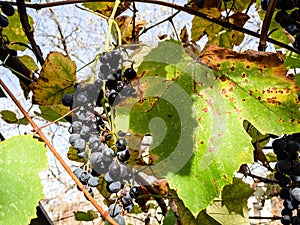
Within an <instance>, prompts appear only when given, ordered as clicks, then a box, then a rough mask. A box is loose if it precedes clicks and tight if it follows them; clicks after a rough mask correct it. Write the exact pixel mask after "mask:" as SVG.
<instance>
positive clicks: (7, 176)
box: [0, 136, 47, 225]
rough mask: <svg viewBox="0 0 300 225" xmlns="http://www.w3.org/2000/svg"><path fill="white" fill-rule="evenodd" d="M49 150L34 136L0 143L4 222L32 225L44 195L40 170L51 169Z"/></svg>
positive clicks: (0, 197)
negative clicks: (37, 206) (48, 162)
mask: <svg viewBox="0 0 300 225" xmlns="http://www.w3.org/2000/svg"><path fill="white" fill-rule="evenodd" d="M46 152H47V149H46V148H45V147H44V144H43V143H41V142H38V141H37V140H36V139H33V137H32V136H15V137H12V138H10V139H8V140H5V141H2V142H1V143H0V160H1V163H0V165H1V166H0V179H1V180H2V181H4V182H1V184H0V208H1V213H0V221H1V224H3V225H10V224H29V223H30V219H31V218H34V217H35V213H36V210H35V207H36V205H37V204H38V201H39V200H40V199H41V198H43V196H44V194H43V185H42V182H41V179H40V177H39V172H41V171H42V170H46V169H47V157H46Z"/></svg>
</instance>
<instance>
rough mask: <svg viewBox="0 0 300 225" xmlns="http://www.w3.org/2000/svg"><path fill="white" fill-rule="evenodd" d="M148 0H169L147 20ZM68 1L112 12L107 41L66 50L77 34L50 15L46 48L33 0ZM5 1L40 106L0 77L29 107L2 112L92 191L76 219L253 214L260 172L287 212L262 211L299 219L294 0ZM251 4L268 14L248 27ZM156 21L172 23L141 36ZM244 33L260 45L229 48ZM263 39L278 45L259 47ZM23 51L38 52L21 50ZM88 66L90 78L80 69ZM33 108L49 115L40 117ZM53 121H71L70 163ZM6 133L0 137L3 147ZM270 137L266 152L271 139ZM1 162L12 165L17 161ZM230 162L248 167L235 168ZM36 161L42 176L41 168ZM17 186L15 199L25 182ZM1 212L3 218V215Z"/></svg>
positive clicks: (14, 62) (16, 65)
mask: <svg viewBox="0 0 300 225" xmlns="http://www.w3.org/2000/svg"><path fill="white" fill-rule="evenodd" d="M145 3H149V4H152V6H153V7H158V6H160V7H165V8H170V9H174V10H176V11H175V12H172V13H170V15H167V16H166V17H165V19H162V20H159V21H155V23H154V24H151V23H149V24H148V21H146V20H144V19H143V15H142V14H141V13H140V10H141V9H140V7H141V5H143V4H145ZM72 4H73V5H74V4H76V6H77V7H74V9H76V10H80V12H84V13H87V15H92V16H100V18H102V19H103V20H106V22H107V29H106V33H105V35H104V36H105V37H104V40H105V41H103V43H101V49H99V50H97V52H96V50H95V52H93V56H94V57H93V59H92V60H90V61H89V62H88V63H85V62H84V63H83V61H82V60H81V61H80V60H79V57H77V56H75V55H76V54H73V53H71V54H69V48H67V45H68V44H69V42H68V41H67V38H69V37H71V36H72V35H67V36H65V34H64V33H63V30H62V29H61V28H62V27H61V26H60V24H59V20H58V19H57V18H55V19H54V20H55V24H56V25H57V26H58V32H59V37H60V39H61V40H60V41H61V43H62V46H63V47H62V50H63V51H64V53H66V55H64V54H63V53H60V52H57V51H52V52H50V53H48V54H47V56H46V57H44V56H43V54H44V51H45V50H44V48H43V45H41V44H40V43H39V39H38V38H37V37H36V33H35V30H34V28H35V26H36V25H35V24H34V23H33V20H36V18H35V19H32V18H31V17H30V15H33V14H32V13H34V12H32V11H29V9H36V10H47V9H48V8H51V10H52V11H51V15H52V16H53V17H54V16H55V12H54V10H55V8H56V7H66V5H72ZM77 4H78V5H77ZM79 4H81V5H79ZM0 6H1V14H0V43H1V45H0V60H1V61H2V66H3V67H4V68H6V69H8V71H11V72H12V73H13V74H14V75H16V77H17V78H18V79H19V81H20V86H21V88H22V90H23V94H24V97H25V100H24V101H26V102H29V103H30V104H32V105H33V107H36V108H38V110H37V111H34V110H35V109H34V110H32V109H31V108H26V109H25V107H24V106H23V105H22V104H23V102H24V101H19V100H18V99H17V98H16V96H15V93H13V91H12V90H11V89H10V88H8V85H7V84H5V82H3V80H2V77H0V85H1V88H3V89H4V91H5V93H7V95H5V94H4V92H3V91H2V89H0V91H1V93H2V92H3V95H1V96H0V100H1V98H7V97H10V98H11V99H12V101H13V102H14V104H15V105H16V106H17V108H18V109H19V110H20V111H21V112H22V114H23V116H24V117H23V118H19V116H17V113H15V112H12V111H10V110H9V109H3V110H2V111H1V112H0V114H1V117H2V119H3V120H4V121H6V122H7V123H10V124H13V123H15V124H19V125H21V124H22V125H26V124H28V123H29V124H30V125H31V126H32V129H31V131H32V135H27V136H28V138H27V136H26V137H20V140H26V142H27V141H28V142H32V143H33V144H34V145H35V144H36V141H37V140H35V139H39V140H41V141H43V143H45V145H46V146H47V147H48V149H50V151H51V152H52V154H53V155H54V156H55V157H56V159H57V160H58V161H59V163H60V164H61V165H62V167H63V168H64V170H65V171H66V172H67V173H68V174H69V175H70V177H71V178H72V180H73V181H74V183H75V188H76V187H77V189H78V190H79V191H81V192H82V196H84V197H85V198H86V199H87V200H88V201H89V202H90V203H91V204H92V205H93V207H94V208H93V209H89V210H88V211H86V212H83V211H77V212H74V218H75V219H76V220H81V221H93V220H98V221H97V222H98V223H99V224H101V223H102V222H103V223H111V224H121V225H126V224H131V223H132V220H139V221H142V223H145V224H147V223H148V224H149V223H150V224H151V223H153V224H192V225H193V224H212V225H213V224H224V225H227V224H228V225H229V224H232V221H235V222H236V223H237V224H248V223H249V220H250V219H259V218H257V217H256V216H253V215H252V214H251V215H250V212H249V209H248V208H247V201H248V200H249V197H250V196H253V192H254V189H255V188H253V187H254V186H255V184H257V183H258V182H261V183H264V184H267V185H273V186H276V188H277V189H276V190H278V189H279V191H277V192H276V193H275V194H273V195H275V196H277V198H279V199H281V202H282V205H283V209H282V210H281V215H274V216H273V217H261V218H260V219H263V218H268V219H270V220H281V223H282V224H284V225H285V224H292V225H295V224H299V218H300V216H299V214H300V213H299V211H300V210H299V203H300V198H299V193H300V186H299V177H300V172H299V168H300V167H299V150H300V139H299V132H300V127H299V117H300V113H299V83H300V82H299V75H298V74H297V69H298V68H299V67H300V65H299V62H298V61H299V51H300V47H299V46H300V44H299V43H300V42H299V41H300V28H299V25H298V23H299V21H300V20H299V18H300V17H299V7H300V4H299V2H298V1H292V0H289V1H284V0H277V1H276V0H270V1H269V0H262V1H259V2H257V3H255V2H253V1H251V0H243V1H230V0H216V1H207V0H193V1H189V2H186V3H184V4H179V3H171V2H166V1H161V0H146V1H135V2H132V1H107V2H98V1H93V0H70V1H57V2H46V3H44V2H41V3H31V2H25V1H24V0H17V1H16V2H0ZM251 10H253V11H256V12H258V15H259V16H260V17H261V19H262V20H263V23H262V27H258V29H259V30H261V31H260V32H255V31H254V29H249V28H246V26H248V25H249V24H247V23H248V22H249V21H250V20H251V18H250V16H249V15H248V14H249V12H250V11H251ZM123 12H127V13H128V14H126V15H125V14H123ZM183 13H185V14H188V15H190V16H192V19H191V21H189V22H190V24H188V23H186V24H184V26H182V24H180V25H178V24H176V23H175V21H176V19H178V18H180V15H181V14H183ZM129 14H132V17H131V16H129ZM140 19H141V20H140ZM82 20H86V18H82ZM149 22H150V21H149ZM164 23H169V24H170V26H171V27H172V29H173V30H172V31H171V32H170V33H169V34H165V35H159V39H160V40H157V42H156V43H155V44H154V46H150V45H147V44H146V43H144V42H143V38H144V37H145V36H146V35H147V34H148V31H149V30H151V32H156V31H155V29H154V28H157V27H159V26H160V25H162V24H164ZM184 23H185V22H184ZM75 31H77V30H76V29H74V32H75ZM246 34H248V35H250V36H252V37H254V38H259V42H258V46H257V49H258V51H255V50H246V51H244V52H237V51H235V50H233V48H234V47H236V46H240V45H241V44H242V43H243V41H244V40H245V35H246ZM74 36H75V37H74V38H75V39H76V35H74ZM204 39H205V42H206V43H205V44H203V45H202V44H201V45H202V46H200V45H199V44H200V43H201V42H202V41H203V40H204ZM98 41H99V40H98ZM198 41H199V42H198ZM78 43H79V42H78ZM97 43H98V42H97ZM102 44H103V46H102ZM268 44H274V48H275V49H279V48H281V49H280V50H281V51H278V52H265V50H266V48H267V47H268ZM91 45H96V44H91ZM201 48H202V49H201ZM95 49H96V48H95ZM28 51H31V55H33V56H34V57H35V59H33V58H31V56H28V55H26V54H27V52H28ZM37 63H38V64H39V66H38V65H37ZM79 64H81V66H80V67H79V69H78V68H77V66H78V65H79ZM82 64H83V65H82ZM290 69H294V71H292V70H290ZM85 71H88V72H87V73H88V74H89V76H88V78H87V79H86V80H84V81H83V80H79V79H78V77H77V76H78V75H79V74H84V73H85ZM1 76H2V75H1ZM3 76H6V75H3ZM20 102H22V104H21V103H20ZM36 118H39V119H41V118H43V120H46V121H49V122H50V123H48V124H45V125H42V126H38V125H37V124H36V122H35V119H36ZM53 123H56V124H57V126H60V125H61V124H63V125H64V126H67V127H68V128H67V129H66V131H67V132H66V133H65V136H66V137H67V138H68V141H69V148H68V150H67V153H66V155H67V158H68V159H69V161H70V163H75V165H76V168H74V169H71V168H70V166H68V163H69V162H66V161H65V160H64V159H63V157H62V156H61V155H60V154H59V153H58V151H57V150H56V149H55V147H54V146H53V145H52V144H51V143H50V141H49V140H48V139H47V138H46V136H45V134H44V132H43V131H44V130H45V129H47V127H48V126H50V125H52V124H53ZM1 133H2V132H1ZM270 143H271V146H268V144H270ZM18 146H19V148H21V147H20V145H18ZM35 146H38V145H35ZM10 147H11V142H10V141H9V139H8V140H5V141H1V142H0V150H1V151H0V152H1V153H2V152H4V153H5V155H4V157H5V159H6V158H7V159H9V155H6V153H8V152H9V151H12V150H11V149H10ZM2 149H3V150H2ZM270 149H271V150H273V153H274V154H275V155H274V154H273V153H272V154H273V155H272V157H273V158H272V157H270V155H268V154H267V153H266V150H270ZM24 157H25V156H24ZM28 159H29V158H28ZM28 159H27V158H26V157H25V159H24V161H26V162H27V161H28ZM71 161H73V162H71ZM5 163H7V164H8V165H9V167H8V168H7V170H9V171H13V170H14V169H15V168H14V167H13V165H12V163H9V162H5ZM252 163H256V164H260V166H261V167H265V168H266V169H267V172H266V176H267V175H269V176H272V177H271V178H270V177H261V176H258V175H256V174H255V173H252V171H251V170H250V169H248V168H249V166H248V165H250V164H252ZM4 165H5V164H4ZM241 165H243V166H241ZM32 166H34V165H32ZM4 169H5V166H3V167H0V170H1V171H3V170H4ZM237 171H238V172H239V173H242V174H243V175H244V177H242V178H241V177H240V178H238V175H237V174H236V172H237ZM23 173H24V174H25V171H21V172H20V175H18V177H22V176H23V175H22V174H23ZM34 173H35V174H36V176H37V177H36V180H35V181H37V182H38V181H39V178H38V174H37V173H38V171H36V170H34ZM24 176H26V175H24ZM247 177H251V178H252V179H253V181H252V184H253V183H254V184H253V185H252V186H249V185H248V184H247V183H245V181H247ZM273 177H274V178H273ZM23 179H26V177H25V178H23ZM12 186H13V185H12ZM19 186H20V185H19ZM37 186H38V185H37ZM0 187H2V186H1V185H0ZM5 187H7V186H5ZM0 189H1V188H0ZM37 189H38V190H37V192H41V191H42V190H41V188H40V187H38V188H37ZM14 191H15V189H14V190H13V192H14ZM16 192H17V190H16ZM3 193H4V192H0V199H4V198H1V195H2V194H3ZM97 196H100V199H101V200H100V201H98V200H96V198H97ZM268 197H269V196H268ZM17 198H19V200H20V201H21V202H22V199H23V198H22V196H21V195H18V196H17ZM38 198H40V196H38V195H37V196H36V198H34V199H33V201H37V200H39V199H38ZM24 199H25V198H24ZM8 200H9V201H13V200H14V199H8ZM25 200H26V201H28V199H25ZM25 200H24V201H25ZM9 201H8V202H9ZM18 202H19V201H18ZM9 203H10V202H9ZM6 205H7V208H5V213H9V212H12V211H13V210H12V208H11V207H13V204H8V203H6V202H5V201H2V200H0V207H6ZM28 205H29V204H28ZM25 208H26V207H25ZM25 210H28V211H26V218H25V216H24V220H29V219H30V217H32V216H33V215H32V214H33V212H32V211H34V210H31V209H25ZM17 211H18V210H17ZM5 213H4V214H1V215H0V220H2V217H3V218H5V220H3V221H7V219H8V218H9V216H8V214H5ZM24 215H25V214H24ZM154 215H155V216H154ZM249 215H250V216H249ZM228 218H232V219H229V220H228ZM150 221H151V222H150ZM27 222H29V221H27Z"/></svg>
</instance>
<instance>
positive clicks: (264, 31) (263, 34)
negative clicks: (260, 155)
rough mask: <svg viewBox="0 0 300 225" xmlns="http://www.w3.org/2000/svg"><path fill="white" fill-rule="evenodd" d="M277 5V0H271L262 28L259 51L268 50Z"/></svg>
mask: <svg viewBox="0 0 300 225" xmlns="http://www.w3.org/2000/svg"><path fill="white" fill-rule="evenodd" d="M276 4H277V0H270V2H269V5H268V8H267V12H266V16H265V18H264V21H263V25H262V28H261V33H260V40H259V45H258V51H265V50H266V47H267V39H268V33H269V28H270V24H271V20H272V17H273V14H274V11H275V7H276Z"/></svg>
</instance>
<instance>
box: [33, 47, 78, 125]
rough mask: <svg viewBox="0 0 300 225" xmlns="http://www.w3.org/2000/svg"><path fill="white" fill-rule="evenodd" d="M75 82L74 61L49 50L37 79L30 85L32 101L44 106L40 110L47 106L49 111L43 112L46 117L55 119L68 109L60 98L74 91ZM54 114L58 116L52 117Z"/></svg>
mask: <svg viewBox="0 0 300 225" xmlns="http://www.w3.org/2000/svg"><path fill="white" fill-rule="evenodd" d="M75 82H76V64H75V62H73V61H72V60H71V59H70V58H69V57H68V56H65V55H63V54H62V53H59V52H51V53H50V54H49V55H48V56H47V58H46V60H45V63H44V65H43V67H42V70H41V72H40V76H39V78H38V80H37V81H36V82H34V83H32V84H31V85H30V88H31V90H32V92H33V103H34V104H38V105H40V106H44V107H42V108H41V110H42V111H43V110H47V108H46V107H49V110H50V111H49V112H45V115H46V117H47V118H46V119H51V120H52V119H57V118H58V117H60V116H63V115H65V114H66V113H68V112H69V111H70V109H69V107H65V106H63V105H62V103H61V99H62V97H63V96H64V95H65V94H68V93H71V94H72V93H74V91H75V88H74V85H75ZM53 110H54V111H55V112H53ZM54 114H57V115H58V116H55V117H53V115H54ZM49 115H50V116H49ZM40 116H43V114H40Z"/></svg>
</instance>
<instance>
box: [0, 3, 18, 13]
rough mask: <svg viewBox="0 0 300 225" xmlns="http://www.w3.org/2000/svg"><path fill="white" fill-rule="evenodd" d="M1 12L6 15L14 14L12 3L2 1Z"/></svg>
mask: <svg viewBox="0 0 300 225" xmlns="http://www.w3.org/2000/svg"><path fill="white" fill-rule="evenodd" d="M1 9H2V12H3V13H4V14H5V15H6V16H13V15H14V14H15V9H14V7H13V6H12V4H10V3H8V2H3V3H2V6H1Z"/></svg>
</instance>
